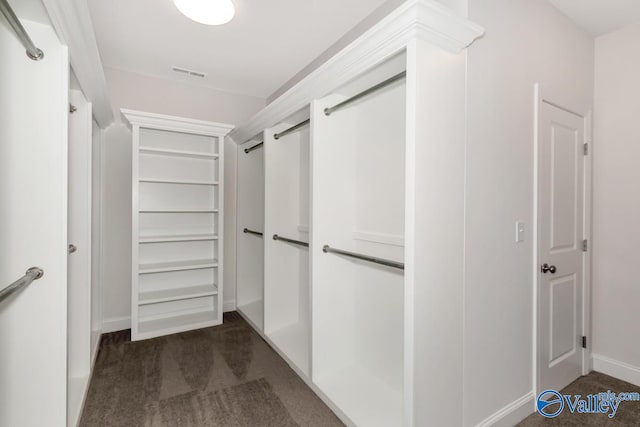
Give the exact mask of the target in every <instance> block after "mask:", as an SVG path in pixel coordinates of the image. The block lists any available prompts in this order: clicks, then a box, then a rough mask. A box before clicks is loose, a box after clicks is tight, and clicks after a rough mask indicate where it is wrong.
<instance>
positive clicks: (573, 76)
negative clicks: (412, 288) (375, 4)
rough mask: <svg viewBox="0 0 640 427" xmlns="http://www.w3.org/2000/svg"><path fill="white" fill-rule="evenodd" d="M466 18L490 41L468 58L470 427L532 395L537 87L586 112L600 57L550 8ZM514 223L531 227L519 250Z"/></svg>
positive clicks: (474, 1)
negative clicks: (483, 31)
mask: <svg viewBox="0 0 640 427" xmlns="http://www.w3.org/2000/svg"><path fill="white" fill-rule="evenodd" d="M469 18H470V19H471V20H472V21H474V22H476V23H478V24H479V25H481V26H483V27H484V28H485V29H486V35H485V36H484V38H482V39H480V40H478V41H477V42H476V43H474V44H473V45H472V46H471V47H470V49H469V51H468V52H469V53H468V55H469V56H468V95H467V96H468V101H467V102H468V108H467V114H468V120H469V123H468V141H467V167H466V170H467V176H466V224H465V228H466V231H465V246H466V253H465V256H466V266H465V318H464V379H463V381H464V403H463V407H464V425H466V426H470V425H476V424H478V423H480V422H482V421H483V420H486V419H487V418H489V417H490V416H491V415H492V414H494V413H496V412H497V411H499V410H501V409H502V408H504V407H506V406H507V405H509V404H511V403H513V402H515V401H516V400H517V399H519V398H521V397H525V396H527V395H528V394H529V396H528V397H531V394H532V391H533V388H534V384H533V366H534V361H533V342H534V337H533V330H534V324H533V315H534V314H533V308H534V300H533V295H534V278H533V259H534V253H533V247H534V246H533V244H534V236H533V233H532V230H533V212H534V195H533V189H534V157H533V154H534V140H533V132H534V97H533V94H534V84H535V83H536V82H539V83H540V84H541V87H542V90H543V91H544V93H546V95H547V96H549V97H551V98H552V99H554V100H557V101H556V102H558V103H561V104H562V105H565V106H567V107H570V108H572V109H574V110H575V111H578V112H586V111H588V110H589V109H590V108H591V105H592V94H593V75H592V70H593V60H594V57H593V40H592V39H591V38H590V37H589V36H588V35H586V34H585V33H584V32H582V31H581V30H579V29H577V27H576V26H575V25H574V24H572V23H571V22H570V21H569V20H568V19H567V18H566V17H564V15H562V14H560V12H558V11H557V10H556V9H555V8H553V7H552V6H551V5H550V4H549V3H547V2H545V1H540V0H470V1H469ZM461 120H463V118H461ZM518 220H520V221H524V222H525V223H526V236H525V242H524V243H521V244H516V243H515V223H516V221H518ZM524 411H525V413H526V412H531V411H533V402H532V401H530V400H529V401H528V402H527V403H526V405H525V408H524Z"/></svg>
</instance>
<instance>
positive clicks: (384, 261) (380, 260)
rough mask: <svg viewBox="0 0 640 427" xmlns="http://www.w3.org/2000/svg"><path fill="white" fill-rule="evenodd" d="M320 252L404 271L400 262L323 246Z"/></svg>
mask: <svg viewBox="0 0 640 427" xmlns="http://www.w3.org/2000/svg"><path fill="white" fill-rule="evenodd" d="M322 252H324V253H326V254H328V253H332V254H338V255H344V256H347V257H350V258H356V259H360V260H363V261H368V262H372V263H374V264H380V265H385V266H387V267H393V268H397V269H399V270H404V263H402V262H396V261H390V260H388V259H384V258H378V257H374V256H369V255H363V254H357V253H355V252H349V251H343V250H342V249H334V248H332V247H331V246H329V245H325V246H324V247H323V248H322Z"/></svg>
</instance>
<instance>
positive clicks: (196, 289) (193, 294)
mask: <svg viewBox="0 0 640 427" xmlns="http://www.w3.org/2000/svg"><path fill="white" fill-rule="evenodd" d="M213 295H218V288H217V287H216V286H215V285H201V286H190V287H185V288H173V289H163V290H159V291H149V292H140V294H139V296H138V305H149V304H158V303H161V302H170V301H180V300H185V299H193V298H201V297H210V296H213Z"/></svg>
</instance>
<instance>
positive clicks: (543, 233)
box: [538, 102, 585, 391]
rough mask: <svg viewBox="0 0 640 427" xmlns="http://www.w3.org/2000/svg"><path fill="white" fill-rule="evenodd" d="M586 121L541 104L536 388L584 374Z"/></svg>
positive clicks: (560, 383)
mask: <svg viewBox="0 0 640 427" xmlns="http://www.w3.org/2000/svg"><path fill="white" fill-rule="evenodd" d="M584 143H585V119H584V117H581V116H578V115H576V114H573V113H570V112H568V111H566V110H564V109H561V108H558V107H556V106H553V105H551V104H548V103H546V102H542V103H541V107H540V121H539V163H538V173H539V178H538V184H539V194H538V197H539V199H538V222H539V224H538V227H539V228H538V229H539V235H538V236H539V237H538V260H539V264H540V266H539V270H538V278H539V280H538V285H539V288H538V289H539V293H538V296H539V298H538V305H539V311H538V314H539V321H538V331H539V332H538V334H539V335H538V336H539V346H538V367H539V370H538V376H539V377H538V380H539V382H538V388H539V391H541V390H545V389H555V390H560V389H562V388H564V387H565V386H567V385H568V384H569V383H571V382H572V381H574V380H575V379H576V378H578V377H579V376H580V375H581V373H582V298H583V262H584V261H583V258H584V257H583V248H582V242H583V238H584V237H583V236H584V235H583V229H584V227H583V225H584Z"/></svg>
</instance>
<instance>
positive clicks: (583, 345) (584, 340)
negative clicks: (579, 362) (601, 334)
mask: <svg viewBox="0 0 640 427" xmlns="http://www.w3.org/2000/svg"><path fill="white" fill-rule="evenodd" d="M582 348H587V337H582Z"/></svg>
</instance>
